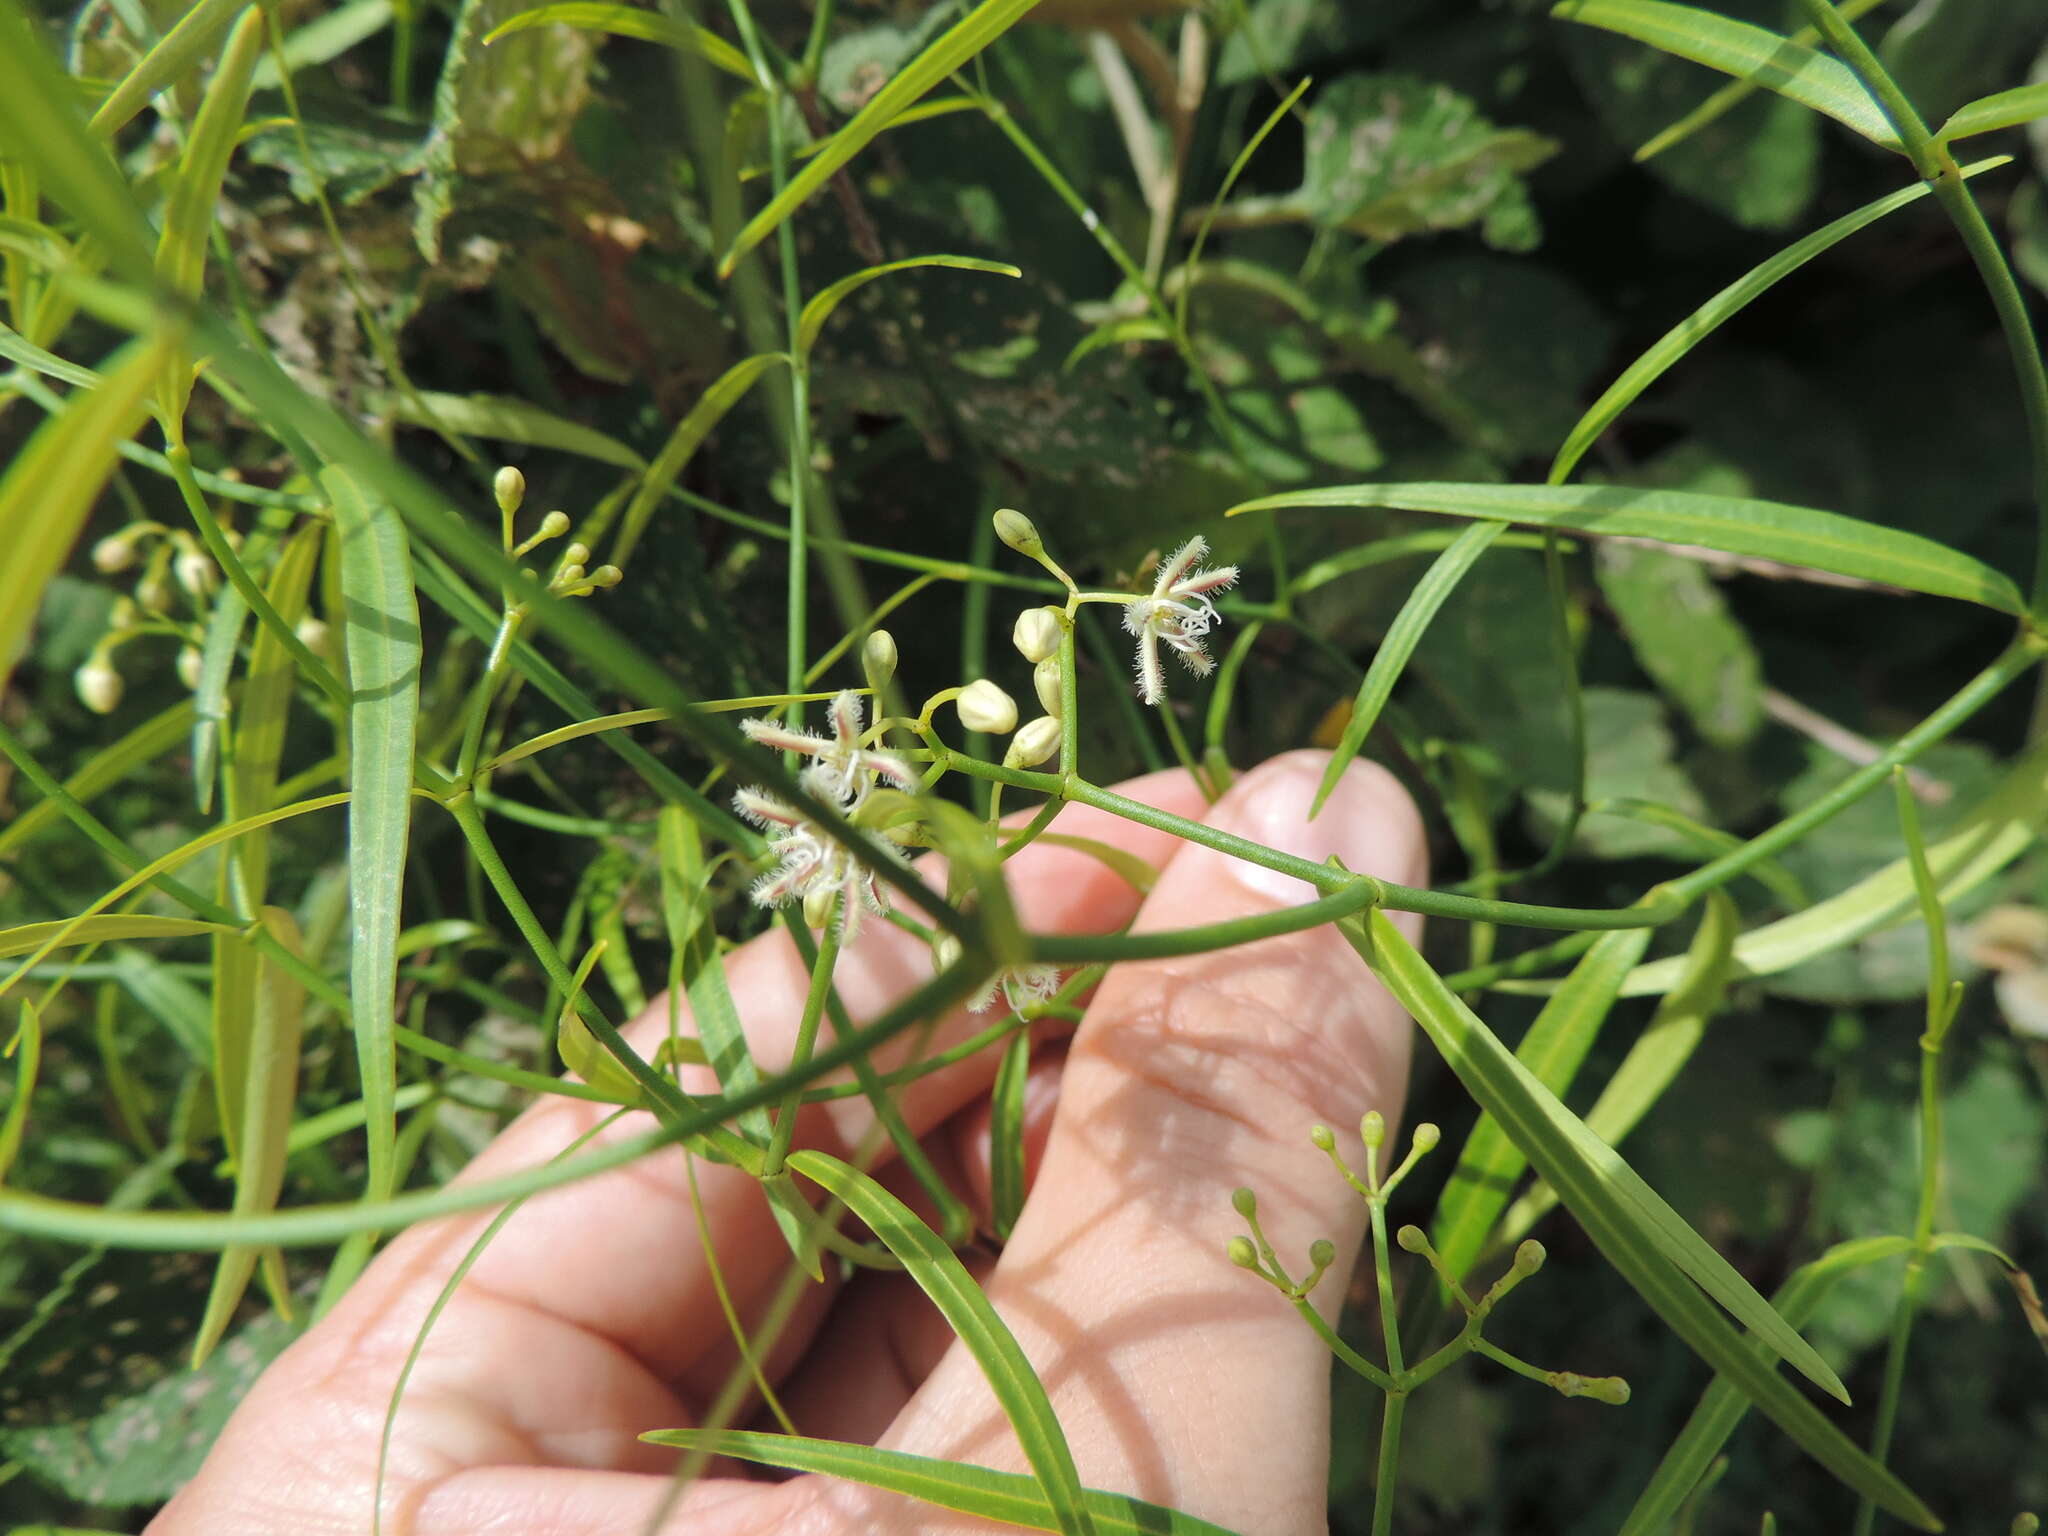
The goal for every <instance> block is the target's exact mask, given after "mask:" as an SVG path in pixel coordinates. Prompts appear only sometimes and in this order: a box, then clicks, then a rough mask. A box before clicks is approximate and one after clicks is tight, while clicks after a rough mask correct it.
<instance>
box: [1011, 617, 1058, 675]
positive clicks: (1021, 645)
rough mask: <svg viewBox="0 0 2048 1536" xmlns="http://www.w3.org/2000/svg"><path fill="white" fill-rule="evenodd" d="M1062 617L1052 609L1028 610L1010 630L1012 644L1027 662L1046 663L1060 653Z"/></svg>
mask: <svg viewBox="0 0 2048 1536" xmlns="http://www.w3.org/2000/svg"><path fill="white" fill-rule="evenodd" d="M1060 630H1061V625H1060V615H1059V613H1058V611H1057V610H1055V609H1052V608H1026V609H1025V610H1024V611H1023V612H1022V613H1020V614H1018V615H1017V622H1016V624H1015V626H1014V627H1012V629H1011V630H1010V643H1011V644H1012V645H1014V646H1016V647H1017V652H1018V654H1019V655H1021V656H1022V657H1023V658H1024V659H1025V660H1026V661H1030V662H1039V661H1044V660H1045V659H1046V657H1048V656H1057V655H1058V654H1059V651H1060Z"/></svg>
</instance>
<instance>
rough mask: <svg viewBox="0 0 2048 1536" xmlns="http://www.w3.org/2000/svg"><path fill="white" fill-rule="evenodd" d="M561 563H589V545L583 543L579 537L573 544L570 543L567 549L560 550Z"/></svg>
mask: <svg viewBox="0 0 2048 1536" xmlns="http://www.w3.org/2000/svg"><path fill="white" fill-rule="evenodd" d="M562 564H564V565H588V564H590V546H589V545H588V544H585V543H584V542H583V541H582V540H581V539H578V540H577V541H576V542H575V543H574V544H571V545H570V546H569V547H568V548H567V549H565V550H563V551H562Z"/></svg>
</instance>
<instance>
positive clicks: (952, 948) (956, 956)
mask: <svg viewBox="0 0 2048 1536" xmlns="http://www.w3.org/2000/svg"><path fill="white" fill-rule="evenodd" d="M961 953H962V951H961V947H960V941H959V939H957V938H955V937H954V936H953V935H952V934H950V933H942V934H940V935H939V936H938V938H937V939H935V940H934V941H933V942H932V966H933V968H934V969H935V970H941V971H943V970H948V969H950V968H951V967H953V966H956V965H958V964H959V963H960V956H961Z"/></svg>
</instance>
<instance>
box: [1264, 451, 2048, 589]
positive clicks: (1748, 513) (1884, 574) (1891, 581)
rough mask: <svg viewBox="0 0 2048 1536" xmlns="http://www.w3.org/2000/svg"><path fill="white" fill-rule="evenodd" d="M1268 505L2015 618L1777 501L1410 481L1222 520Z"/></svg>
mask: <svg viewBox="0 0 2048 1536" xmlns="http://www.w3.org/2000/svg"><path fill="white" fill-rule="evenodd" d="M1276 507H1361V508H1363V507H1394V508H1398V509H1401V510H1404V511H1409V512H1440V513H1443V514H1445V515H1447V516H1450V517H1473V518H1492V519H1498V520H1501V521H1505V522H1511V523H1521V524H1524V525H1526V526H1529V527H1533V528H1569V529H1573V530H1576V531H1577V532H1580V533H1590V534H1604V535H1608V536H1621V537H1626V538H1638V539H1656V540H1658V541H1659V542H1660V543H1665V544H1679V545H1696V546H1700V547H1703V548H1706V549H1718V550H1724V551H1726V552H1727V553H1729V554H1731V555H1748V556H1752V557H1754V558H1756V559H1760V560H1776V561H1779V562H1781V563H1783V564H1786V565H1803V566H1808V567H1811V568H1812V569H1814V570H1821V571H1833V572H1835V573H1836V574H1837V575H1841V576H1854V577H1857V578H1858V579H1860V580H1863V581H1874V582H1879V583H1882V584H1883V585H1885V586H1892V587H1903V588H1905V589H1906V590H1908V591H1911V592H1925V593H1928V594H1930V595H1931V596H1935V597H1953V598H1958V599H1960V600H1961V601H1963V602H1967V603H1979V604H1982V605H1983V606H1984V607H1987V608H1995V609H1997V610H1998V611H1999V612H2001V613H2009V614H2013V615H2015V616H2018V615H2019V614H2021V613H2022V612H2023V611H2024V608H2025V604H2024V603H2023V602H2022V600H2021V598H2020V593H2019V588H2018V587H2016V586H2014V585H2013V583H2012V581H2011V580H2010V579H2009V578H2008V577H2006V576H2004V575H2002V574H2001V573H1999V572H1998V571H1995V570H1993V569H1992V568H1991V567H1990V566H1988V565H1986V564H1984V562H1983V561H1981V560H1975V559H1972V558H1971V557H1970V556H1968V555H1965V554H1962V553H1959V552H1958V551H1956V550H1953V549H1950V548H1949V547H1948V546H1947V545H1945V544H1938V543H1936V542H1935V541H1934V540H1932V539H1924V538H1921V537H1920V536H1919V535H1918V534H1913V533H1902V532H1900V531H1899V530H1898V529H1896V528H1885V527H1882V526H1880V525H1878V524H1876V523H1867V522H1864V521H1862V520H1861V519H1860V518H1854V517H1844V516H1842V515H1841V514H1840V513H1839V512H1822V511H1820V510H1818V509H1816V508H1813V507H1795V506H1789V505H1787V504H1786V503H1784V502H1777V501H1756V500H1752V499H1750V498H1748V497H1741V496H1710V495H1704V494H1701V493H1699V492H1694V491H1654V490H1640V489H1636V488H1634V487H1629V486H1608V485H1597V486H1587V485H1465V484H1455V483H1447V482H1441V483H1439V482H1416V483H1407V484H1392V483H1390V484H1382V485H1337V486H1328V487H1324V488H1322V489H1319V490H1307V491H1285V492H1282V493H1281V494H1279V495H1277V496H1261V497H1259V498H1258V499H1257V500H1254V501H1247V502H1241V503H1240V504H1238V505H1237V506H1235V507H1232V508H1231V509H1230V511H1231V514H1232V515H1235V514H1237V513H1240V512H1263V511H1269V510H1271V509H1273V508H1276Z"/></svg>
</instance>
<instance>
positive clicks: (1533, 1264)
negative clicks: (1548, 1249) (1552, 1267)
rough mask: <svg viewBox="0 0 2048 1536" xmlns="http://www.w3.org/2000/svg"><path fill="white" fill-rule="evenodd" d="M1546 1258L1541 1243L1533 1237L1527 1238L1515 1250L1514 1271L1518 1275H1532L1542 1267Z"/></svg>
mask: <svg viewBox="0 0 2048 1536" xmlns="http://www.w3.org/2000/svg"><path fill="white" fill-rule="evenodd" d="M1547 1257H1548V1255H1547V1254H1545V1252H1544V1251H1543V1245H1542V1244H1541V1243H1539V1242H1537V1241H1536V1239H1535V1238H1533V1237H1531V1238H1527V1239H1525V1240H1524V1241H1523V1242H1522V1245H1521V1246H1520V1247H1519V1248H1517V1249H1516V1250H1515V1262H1514V1268H1515V1271H1516V1273H1518V1274H1523V1275H1533V1274H1535V1273H1536V1271H1537V1270H1539V1269H1541V1268H1542V1267H1543V1261H1544V1259H1545V1258H1547Z"/></svg>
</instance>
